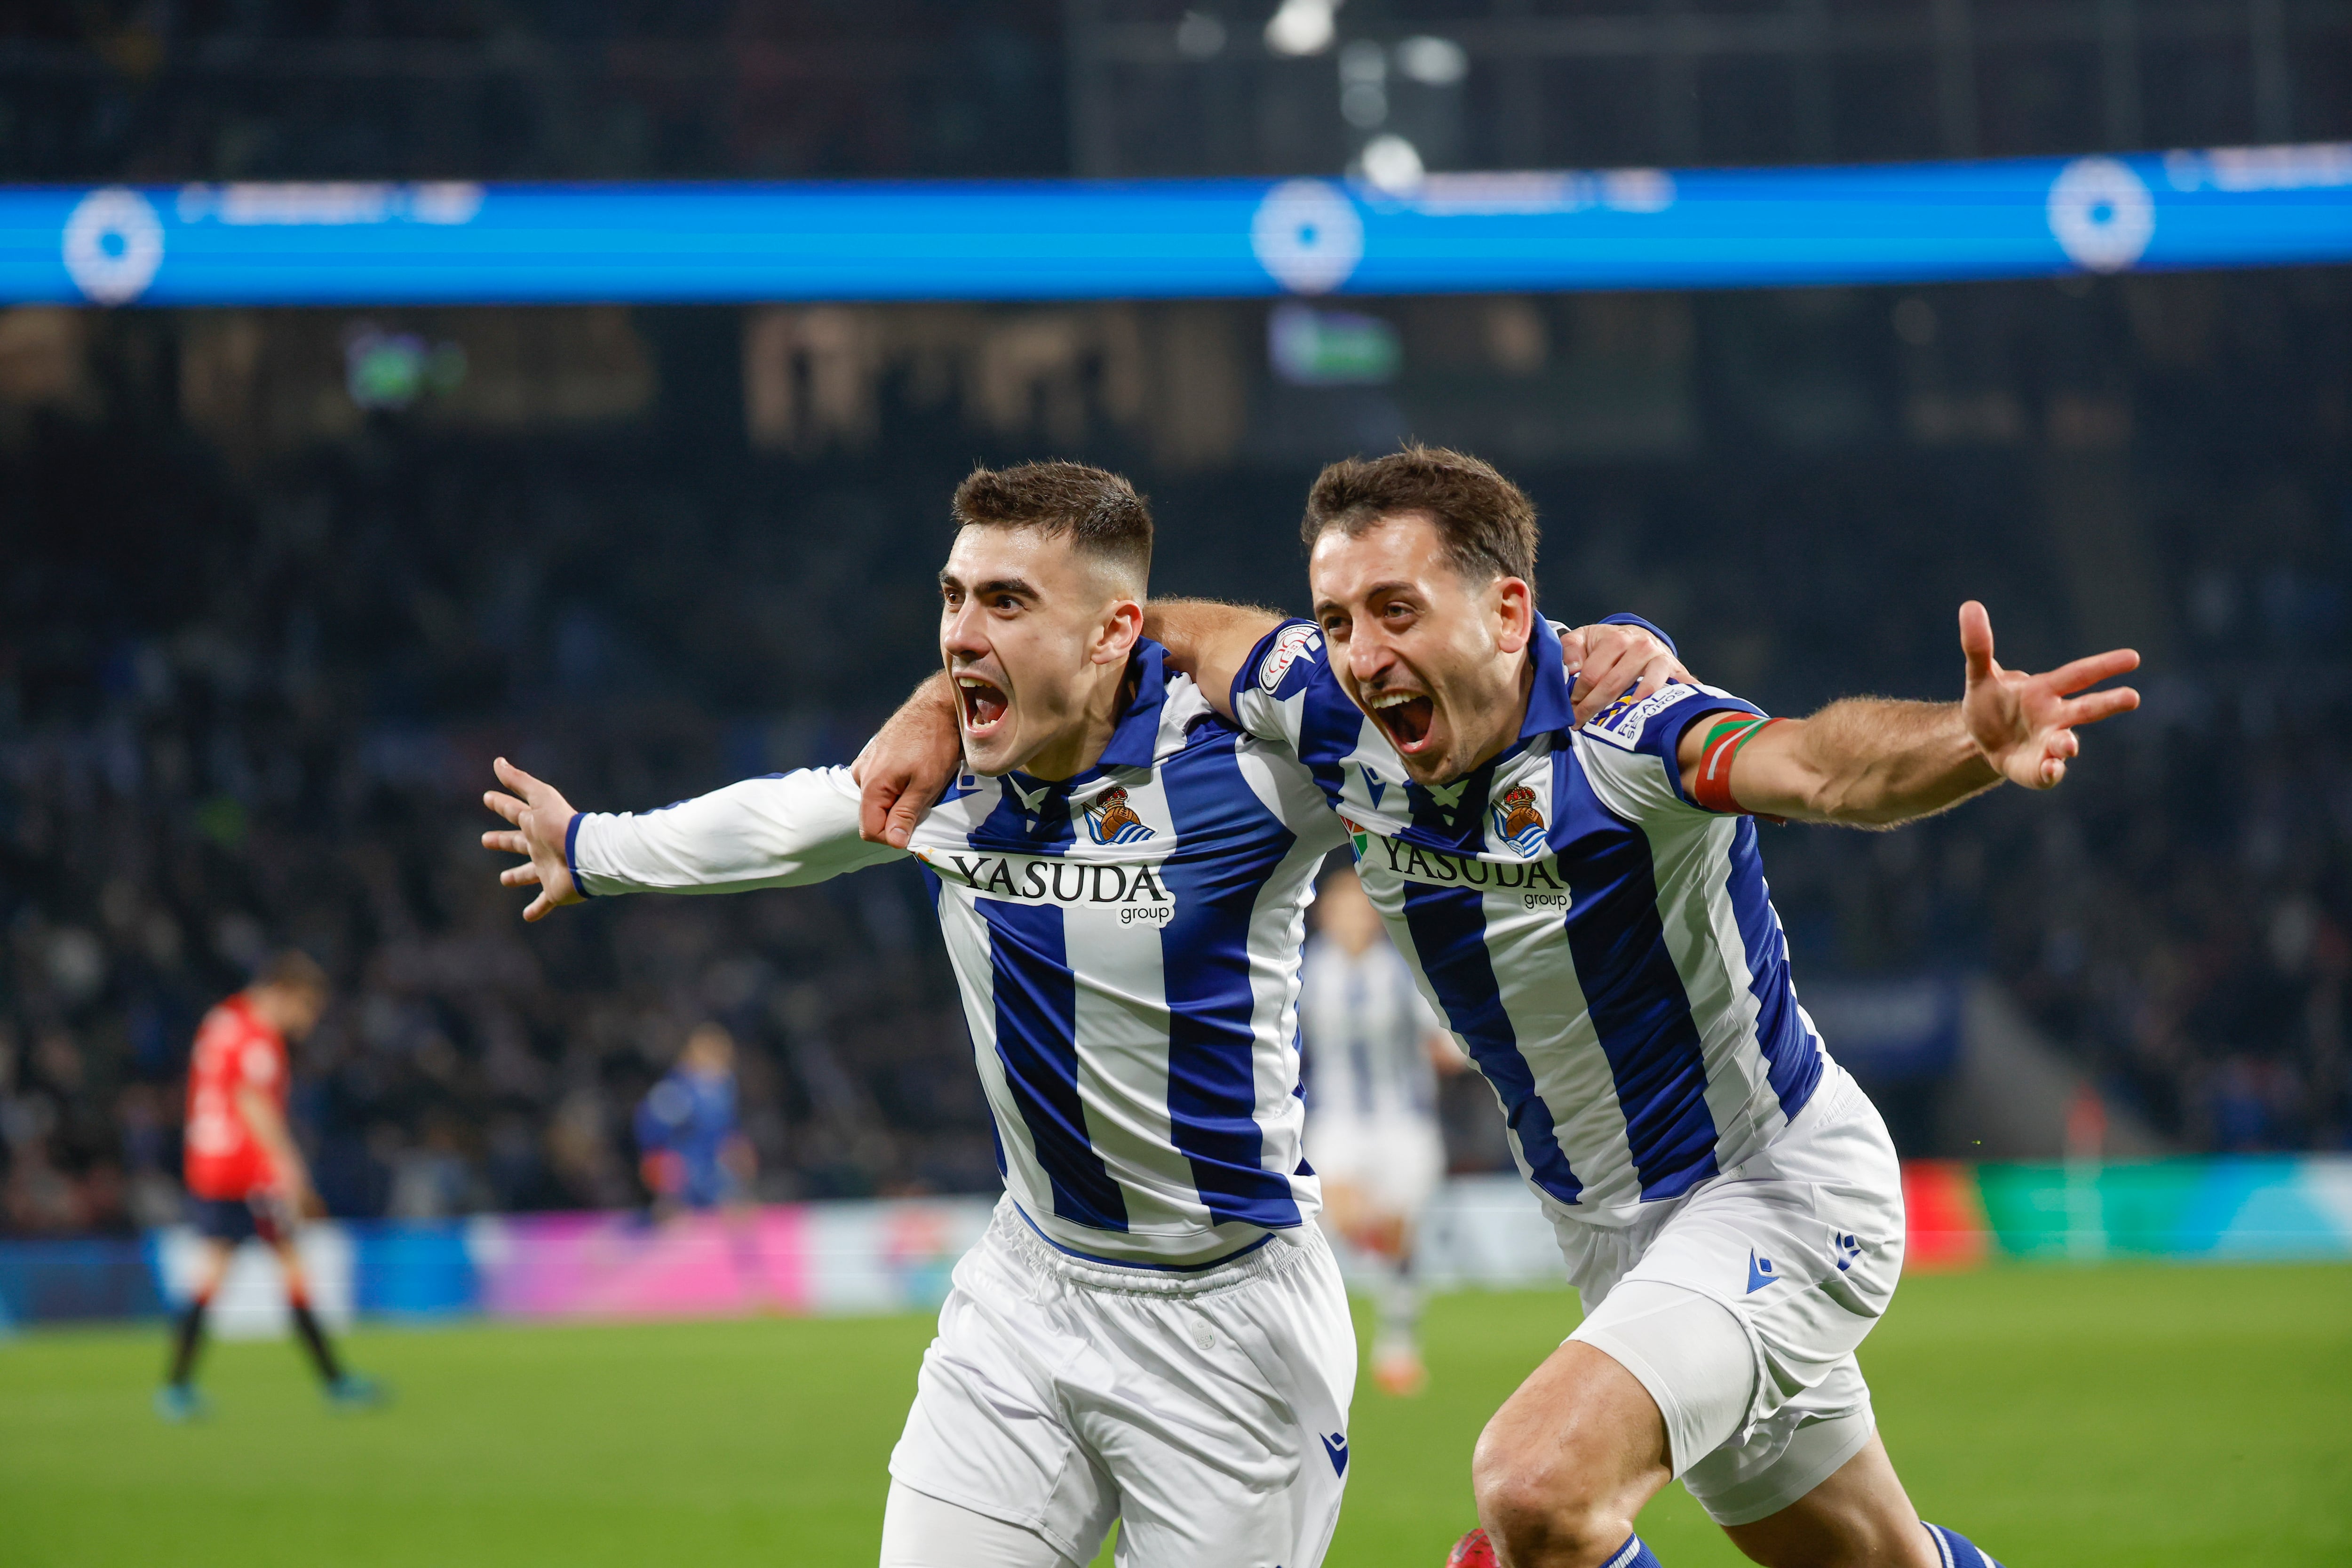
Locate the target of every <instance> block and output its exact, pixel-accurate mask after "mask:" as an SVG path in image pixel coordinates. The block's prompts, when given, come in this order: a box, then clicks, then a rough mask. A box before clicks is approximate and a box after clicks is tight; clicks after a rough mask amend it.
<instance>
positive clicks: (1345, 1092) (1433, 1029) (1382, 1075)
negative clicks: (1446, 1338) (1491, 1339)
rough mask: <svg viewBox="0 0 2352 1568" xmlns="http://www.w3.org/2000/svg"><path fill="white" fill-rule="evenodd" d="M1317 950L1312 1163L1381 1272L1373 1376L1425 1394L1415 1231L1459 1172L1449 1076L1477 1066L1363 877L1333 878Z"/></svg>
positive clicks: (1311, 1007) (1309, 1016) (1303, 992)
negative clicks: (1444, 1086) (1450, 1163)
mask: <svg viewBox="0 0 2352 1568" xmlns="http://www.w3.org/2000/svg"><path fill="white" fill-rule="evenodd" d="M1315 924H1316V931H1317V934H1316V936H1315V937H1314V939H1313V940H1312V941H1310V942H1307V965H1306V970H1305V979H1304V982H1303V984H1302V985H1301V988H1300V992H1299V997H1298V1033H1299V1039H1300V1042H1301V1043H1302V1044H1303V1045H1304V1046H1305V1047H1306V1054H1307V1161H1308V1163H1311V1164H1312V1165H1313V1166H1314V1167H1315V1172H1316V1174H1318V1175H1319V1176H1321V1177H1322V1178H1323V1206H1324V1212H1325V1213H1326V1214H1327V1215H1329V1216H1330V1224H1331V1226H1332V1227H1333V1228H1334V1229H1336V1230H1337V1231H1339V1234H1340V1235H1341V1236H1342V1237H1346V1238H1347V1240H1348V1242H1349V1245H1350V1246H1352V1247H1354V1248H1355V1249H1356V1251H1357V1252H1358V1253H1359V1254H1360V1256H1361V1258H1363V1260H1364V1261H1365V1262H1366V1263H1368V1264H1369V1265H1370V1267H1371V1268H1373V1269H1374V1270H1375V1271H1376V1274H1377V1280H1376V1295H1375V1303H1376V1305H1377V1307H1378V1310H1379V1313H1380V1327H1379V1330H1378V1331H1377V1332H1376V1333H1375V1335H1374V1336H1373V1340H1372V1381H1373V1382H1374V1383H1376V1384H1379V1385H1380V1387H1381V1390H1382V1391H1383V1392H1385V1393H1389V1394H1418V1393H1420V1392H1421V1389H1422V1385H1423V1384H1424V1383H1426V1382H1427V1381H1428V1373H1427V1371H1426V1369H1425V1368H1423V1365H1422V1360H1421V1342H1420V1322H1421V1287H1420V1285H1419V1284H1418V1282H1416V1281H1415V1279H1413V1273H1412V1268H1413V1261H1412V1248H1413V1237H1414V1236H1415V1233H1416V1231H1417V1229H1418V1227H1419V1226H1420V1222H1421V1212H1422V1210H1423V1209H1424V1208H1425V1207H1427V1206H1428V1204H1429V1200H1430V1197H1431V1195H1432V1194H1434V1193H1435V1192H1436V1191H1437V1184H1438V1182H1439V1181H1440V1180H1441V1179H1443V1177H1444V1174H1445V1136H1444V1131H1443V1130H1442V1129H1441V1128H1440V1127H1439V1125H1438V1121H1437V1074H1438V1073H1439V1072H1440V1071H1444V1072H1446V1073H1455V1072H1459V1071H1461V1070H1462V1069H1463V1068H1465V1067H1466V1066H1467V1065H1468V1064H1467V1063H1466V1062H1465V1060H1464V1059H1463V1056H1462V1053H1461V1052H1460V1051H1458V1050H1456V1049H1454V1041H1453V1037H1451V1036H1449V1035H1447V1034H1446V1032H1445V1028H1444V1025H1442V1024H1440V1023H1439V1022H1438V1020H1437V1016H1436V1015H1435V1014H1433V1013H1432V1012H1431V1011H1430V1010H1429V1004H1428V1003H1426V1002H1424V1001H1423V999H1422V995H1421V990H1420V987H1419V986H1417V985H1415V984H1413V978H1412V967H1411V966H1410V965H1409V964H1407V963H1405V961H1404V960H1403V958H1402V957H1401V956H1400V955H1399V954H1398V952H1397V950H1396V949H1395V947H1394V946H1392V945H1391V943H1390V942H1389V939H1388V933H1387V932H1385V931H1382V930H1381V916H1380V911H1379V910H1375V909H1374V908H1372V902H1371V900H1370V899H1368V898H1366V897H1365V896H1364V888H1363V884H1362V883H1361V882H1360V881H1358V880H1357V879H1356V874H1355V872H1353V871H1349V870H1339V871H1333V872H1332V873H1330V874H1329V875H1328V876H1327V877H1325V878H1324V879H1323V888H1322V892H1321V895H1320V896H1319V897H1318V899H1317V900H1316V903H1315Z"/></svg>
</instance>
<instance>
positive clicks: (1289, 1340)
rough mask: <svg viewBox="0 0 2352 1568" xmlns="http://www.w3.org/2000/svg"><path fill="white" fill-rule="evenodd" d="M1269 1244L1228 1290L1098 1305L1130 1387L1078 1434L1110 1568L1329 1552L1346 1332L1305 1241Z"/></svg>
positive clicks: (1104, 1401) (1330, 1264)
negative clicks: (1099, 1483) (1104, 1486)
mask: <svg viewBox="0 0 2352 1568" xmlns="http://www.w3.org/2000/svg"><path fill="white" fill-rule="evenodd" d="M1270 1246H1271V1247H1282V1248H1285V1249H1286V1250H1290V1249H1295V1250H1290V1255H1289V1256H1287V1257H1282V1256H1281V1255H1277V1258H1279V1259H1280V1262H1281V1267H1280V1268H1276V1269H1273V1270H1270V1271H1266V1272H1263V1273H1259V1274H1256V1275H1255V1276H1253V1277H1250V1278H1245V1279H1242V1280H1240V1281H1238V1282H1236V1283H1234V1285H1232V1286H1230V1287H1227V1288H1223V1289H1218V1290H1215V1291H1213V1292H1209V1293H1205V1294H1202V1295H1195V1296H1178V1297H1165V1298H1159V1299H1139V1298H1127V1299H1123V1300H1118V1301H1114V1302H1111V1303H1108V1304H1107V1310H1106V1321H1105V1323H1104V1329H1105V1337H1106V1340H1107V1341H1108V1342H1110V1343H1111V1344H1113V1345H1115V1346H1116V1347H1117V1349H1118V1352H1119V1353H1120V1355H1121V1359H1122V1360H1123V1361H1124V1362H1125V1363H1126V1364H1127V1365H1128V1366H1129V1368H1130V1369H1132V1372H1133V1373H1134V1375H1133V1376H1132V1377H1131V1378H1130V1379H1129V1380H1128V1381H1127V1382H1126V1383H1125V1384H1124V1386H1122V1387H1120V1388H1118V1389H1115V1390H1105V1391H1103V1394H1102V1396H1101V1397H1100V1398H1099V1399H1098V1401H1097V1402H1096V1403H1095V1405H1093V1407H1092V1408H1091V1410H1090V1411H1089V1413H1088V1415H1087V1420H1086V1423H1085V1426H1084V1429H1085V1430H1086V1432H1087V1435H1088V1436H1089V1438H1090V1439H1091V1440H1092V1442H1093V1443H1094V1445H1095V1447H1096V1451H1097V1453H1098V1454H1099V1455H1100V1456H1101V1457H1102V1458H1103V1461H1104V1464H1105V1467H1106V1468H1107V1469H1108V1472H1109V1473H1110V1475H1111V1476H1112V1478H1113V1479H1114V1482H1115V1484H1116V1485H1117V1487H1118V1492H1119V1497H1120V1510H1119V1563H1121V1565H1122V1568H1228V1565H1230V1564H1234V1563H1261V1562H1263V1563H1280V1564H1282V1565H1283V1568H1314V1565H1315V1564H1317V1563H1320V1562H1321V1561H1322V1559H1323V1554H1324V1552H1325V1551H1326V1550H1327V1549H1328V1547H1329V1545H1330V1540H1331V1532H1332V1530H1333V1529H1334V1528H1335V1527H1336V1526H1337V1524H1338V1522H1339V1503H1340V1499H1341V1497H1342V1496H1343V1494H1344V1492H1345V1489H1346V1486H1347V1476H1348V1464H1349V1457H1350V1450H1349V1441H1348V1414H1349V1401H1350V1399H1351V1398H1352V1395H1353V1393H1354V1388H1355V1380H1356V1339H1355V1327H1354V1324H1353V1322H1352V1321H1351V1320H1350V1319H1349V1313H1348V1300H1347V1291H1346V1288H1345V1286H1344V1285H1343V1284H1342V1282H1341V1280H1340V1279H1339V1268H1338V1266H1337V1264H1336V1263H1335V1262H1334V1261H1333V1259H1332V1258H1331V1254H1330V1249H1329V1247H1328V1245H1327V1244H1326V1243H1325V1242H1324V1240H1323V1238H1322V1237H1321V1236H1320V1234H1319V1233H1316V1232H1313V1231H1311V1230H1310V1231H1309V1232H1307V1235H1306V1236H1305V1237H1300V1238H1284V1239H1280V1240H1277V1241H1276V1242H1274V1243H1272V1244H1270ZM1269 1261H1272V1260H1269Z"/></svg>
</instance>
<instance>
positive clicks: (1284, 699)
mask: <svg viewBox="0 0 2352 1568" xmlns="http://www.w3.org/2000/svg"><path fill="white" fill-rule="evenodd" d="M1233 704H1234V722H1235V723H1236V724H1239V725H1240V726H1241V727H1242V729H1243V730H1244V731H1247V732H1248V733H1250V734H1253V735H1255V736H1256V737H1257V738H1258V739H1259V740H1261V741H1272V742H1276V743H1277V744H1280V745H1285V746H1287V747H1289V748H1290V750H1291V752H1293V754H1295V755H1297V756H1298V757H1300V758H1302V759H1308V760H1312V759H1311V758H1309V753H1310V752H1312V753H1316V754H1317V755H1318V756H1319V755H1320V753H1322V752H1328V751H1332V750H1333V749H1334V748H1335V747H1336V748H1337V752H1338V753H1339V754H1344V753H1345V752H1349V751H1350V750H1352V749H1353V747H1354V741H1355V737H1356V735H1357V734H1358V733H1359V732H1360V731H1361V729H1362V727H1363V722H1364V715H1363V712H1362V710H1360V709H1358V708H1357V706H1356V704H1355V703H1354V702H1353V701H1352V700H1350V699H1349V696H1348V694H1347V692H1346V691H1344V690H1342V689H1340V686H1339V677H1337V676H1335V675H1333V674H1332V673H1331V658H1330V645H1329V644H1328V642H1326V641H1325V640H1324V637H1323V633H1322V630H1321V628H1319V627H1318V626H1316V625H1315V623H1314V622H1312V621H1300V620H1290V621H1285V622H1283V623H1282V625H1280V626H1276V627H1275V628H1274V630H1272V631H1270V632H1268V633H1266V635H1265V637H1261V638H1259V639H1258V645H1257V647H1254V648H1252V649H1251V650H1250V656H1249V658H1246V659H1244V660H1243V661H1242V668H1241V671H1240V673H1239V674H1237V675H1235V676H1234V689H1233Z"/></svg>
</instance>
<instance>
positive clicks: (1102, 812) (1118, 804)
mask: <svg viewBox="0 0 2352 1568" xmlns="http://www.w3.org/2000/svg"><path fill="white" fill-rule="evenodd" d="M1087 836H1088V837H1091V838H1093V839H1094V841H1095V842H1096V843H1097V844H1140V843H1141V842H1143V840H1145V839H1147V838H1149V837H1151V829H1150V828H1149V827H1146V826H1144V825H1143V818H1141V817H1139V816H1136V815H1135V807H1133V806H1131V805H1128V804H1127V791H1126V790H1124V789H1116V788H1115V789H1108V790H1105V791H1104V792H1103V795H1102V798H1101V799H1099V800H1097V801H1096V802H1095V803H1094V804H1093V805H1089V806H1088V807H1087Z"/></svg>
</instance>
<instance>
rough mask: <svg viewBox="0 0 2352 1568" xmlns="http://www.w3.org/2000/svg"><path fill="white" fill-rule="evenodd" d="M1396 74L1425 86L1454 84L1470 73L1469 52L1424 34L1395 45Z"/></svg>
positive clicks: (1447, 39) (1447, 41) (1450, 85)
mask: <svg viewBox="0 0 2352 1568" xmlns="http://www.w3.org/2000/svg"><path fill="white" fill-rule="evenodd" d="M1396 68H1397V74H1398V75H1400V76H1402V77H1405V78H1407V79H1411V80H1412V81H1417V82H1419V83H1421V84H1422V85H1423V87H1453V86H1454V85H1456V84H1457V83H1459V82H1460V81H1461V80H1462V79H1463V78H1464V77H1466V76H1468V75H1469V74H1470V51H1469V50H1467V49H1465V48H1464V47H1462V46H1461V45H1459V44H1457V43H1455V42H1454V40H1453V39H1451V38H1438V37H1431V36H1429V35H1428V34H1426V33H1424V34H1422V35H1420V36H1419V37H1411V38H1407V39H1406V40H1405V41H1404V42H1402V43H1401V44H1399V45H1398V46H1397V47H1396Z"/></svg>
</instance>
